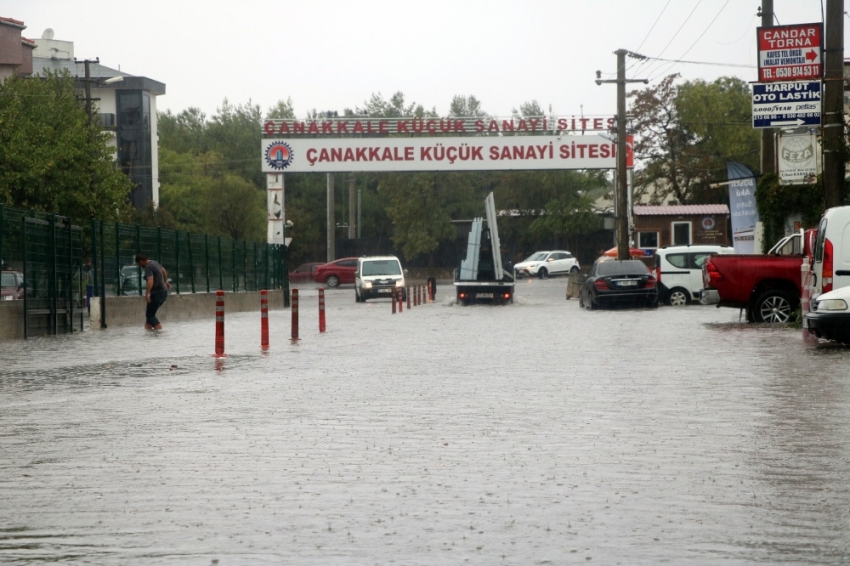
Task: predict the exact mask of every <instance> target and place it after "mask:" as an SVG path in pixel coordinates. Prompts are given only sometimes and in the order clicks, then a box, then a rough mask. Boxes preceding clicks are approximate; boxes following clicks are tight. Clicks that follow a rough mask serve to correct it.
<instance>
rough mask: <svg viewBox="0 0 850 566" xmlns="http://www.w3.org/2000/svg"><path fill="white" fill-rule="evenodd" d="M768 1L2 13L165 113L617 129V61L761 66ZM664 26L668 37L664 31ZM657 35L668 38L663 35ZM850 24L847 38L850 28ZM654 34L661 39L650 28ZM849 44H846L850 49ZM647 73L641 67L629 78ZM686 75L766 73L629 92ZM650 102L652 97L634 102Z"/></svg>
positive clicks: (157, 7) (312, 2)
mask: <svg viewBox="0 0 850 566" xmlns="http://www.w3.org/2000/svg"><path fill="white" fill-rule="evenodd" d="M758 5H759V1H758V0H728V1H727V0H550V1H545V0H486V1H483V0H481V1H478V0H475V1H473V0H448V1H446V0H427V1H419V0H300V1H295V0H241V1H239V2H233V1H225V0H205V1H201V0H145V1H144V2H125V1H118V2H116V1H114V0H112V1H104V0H3V2H2V3H0V10H1V11H0V16H3V17H11V18H15V19H17V20H23V21H24V23H25V25H26V26H27V29H26V30H25V31H24V36H25V37H29V38H38V37H41V34H42V32H43V31H44V29H45V28H52V29H53V30H54V32H55V39H60V40H67V41H73V42H74V49H75V54H76V56H77V58H79V59H83V58H94V57H100V60H101V63H103V64H104V65H107V66H110V67H115V68H117V67H118V66H119V65H120V67H121V70H122V71H125V72H128V73H131V74H134V75H142V76H146V77H150V78H152V79H155V80H158V81H161V82H164V83H165V84H166V89H167V94H166V95H165V96H161V97H159V98H158V102H157V103H158V108H159V109H160V110H164V109H171V110H173V111H180V110H183V109H185V108H187V107H190V106H197V107H200V108H201V109H202V110H204V111H205V112H206V113H207V114H208V115H209V114H212V113H214V112H215V109H216V107H218V106H219V105H220V104H221V102H222V100H223V99H224V98H225V97H227V98H228V99H229V100H230V101H231V102H233V103H242V102H247V101H248V100H249V99H250V100H251V101H253V102H254V103H256V104H260V106H261V107H262V108H263V110H264V111H265V110H266V109H268V107H269V106H271V105H273V104H274V103H275V102H276V101H277V100H280V99H286V98H289V97H291V98H292V102H293V104H294V106H295V111H296V114H297V115H298V116H304V114H305V113H306V112H308V111H309V110H311V109H317V110H338V111H340V112H341V111H342V110H343V109H344V108H346V107H349V108H353V107H355V106H357V105H362V104H363V102H364V100H366V99H367V98H369V96H370V95H371V94H372V93H381V94H382V95H383V96H384V97H385V98H389V97H390V95H392V93H394V92H396V91H401V92H403V93H404V94H405V97H406V99H407V101H408V102H413V101H415V102H417V103H421V104H423V105H425V106H426V107H427V108H431V107H436V109H437V111H438V112H439V113H440V114H445V113H447V111H448V107H449V103H450V101H451V99H452V96H454V95H456V94H462V95H469V94H472V95H475V96H476V97H477V98H479V99H480V100H481V101H482V103H483V107H484V110H485V111H487V112H488V113H490V114H496V115H499V116H504V115H509V114H510V112H511V109H512V108H516V107H518V106H519V105H520V104H521V103H522V102H524V101H528V100H537V101H538V102H539V103H540V104H541V106H542V107H543V108H544V109H546V108H548V106H549V105H550V104H551V105H552V109H553V111H554V112H555V113H556V114H559V115H570V114H578V113H579V112H581V111H582V105H583V111H584V114H585V115H600V114H601V115H611V114H613V113H614V112H615V111H616V98H615V90H616V87H615V86H614V85H603V86H597V85H596V84H595V83H594V78H595V71H596V70H597V69H599V70H601V71H602V72H603V78H611V76H612V75H613V73H614V72H615V71H616V56H615V55H614V54H613V51H615V50H616V49H618V48H624V49H629V50H632V51H637V52H639V53H642V54H644V55H648V56H653V57H663V58H669V59H686V60H693V61H706V62H716V63H724V64H735V65H752V66H754V65H755V64H756V47H755V37H756V27H757V26H758V25H760V19H759V18H756V10H757V8H758ZM774 8H775V12H776V15H777V18H778V20H779V22H780V23H781V24H791V23H806V22H817V21H821V4H820V1H819V0H775V1H774ZM656 20H657V23H655V22H656ZM654 24H655V25H654ZM848 24H850V21H848V20H847V19H845V28H850V25H848ZM653 25H654V27H653ZM845 41H846V40H845ZM632 63H636V62H635V61H634V60H630V61H629V65H631V64H632ZM671 72H679V73H681V74H682V77H683V78H684V79H688V80H691V79H705V80H708V81H711V80H714V79H715V78H717V77H719V76H723V75H734V76H738V77H741V78H742V79H744V80H747V81H753V80H755V78H756V71H755V69H747V68H740V67H721V66H710V65H689V64H675V65H672V66H671V65H670V64H668V63H659V62H650V63H647V64H640V63H638V64H635V65H634V66H631V67H630V68H629V70H628V75H629V78H649V79H656V82H657V79H658V78H660V77H662V76H664V75H666V74H669V73H671ZM635 88H639V87H635Z"/></svg>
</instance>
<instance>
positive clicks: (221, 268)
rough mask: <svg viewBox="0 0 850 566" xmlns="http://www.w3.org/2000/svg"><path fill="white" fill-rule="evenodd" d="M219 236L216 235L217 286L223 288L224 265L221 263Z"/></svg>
mask: <svg viewBox="0 0 850 566" xmlns="http://www.w3.org/2000/svg"><path fill="white" fill-rule="evenodd" d="M221 263H222V262H221V236H219V237H218V288H219V289H221V290H222V291H223V290H224V273H223V271H224V266H223V265H222V264H221Z"/></svg>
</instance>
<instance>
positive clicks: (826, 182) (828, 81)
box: [823, 0, 844, 208]
mask: <svg viewBox="0 0 850 566" xmlns="http://www.w3.org/2000/svg"><path fill="white" fill-rule="evenodd" d="M825 16H826V22H825V23H826V38H825V39H826V41H825V49H824V51H825V53H824V87H823V88H824V97H823V192H824V202H825V204H826V207H827V208H830V207H833V206H841V205H843V204H844V159H843V156H844V152H843V151H842V150H841V146H842V144H843V143H844V0H826V14H825Z"/></svg>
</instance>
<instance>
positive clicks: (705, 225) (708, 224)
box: [702, 216, 714, 230]
mask: <svg viewBox="0 0 850 566" xmlns="http://www.w3.org/2000/svg"><path fill="white" fill-rule="evenodd" d="M702 229H703V230H714V218H712V217H711V216H706V217H705V218H703V219H702Z"/></svg>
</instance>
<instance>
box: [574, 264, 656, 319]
mask: <svg viewBox="0 0 850 566" xmlns="http://www.w3.org/2000/svg"><path fill="white" fill-rule="evenodd" d="M629 304H631V305H635V306H646V307H650V308H653V307H657V306H658V285H657V283H656V280H655V276H653V275H652V273H650V271H649V268H648V267H647V266H646V264H645V263H643V262H642V261H640V260H637V259H626V260H622V261H621V260H614V261H601V262H598V263H595V264H594V265H593V267H592V268H591V270H590V273H588V274H587V280H586V281H585V282H584V285H582V287H581V291H580V293H579V305H580V306H582V307H585V308H588V309H591V310H592V309H597V308H600V307H603V306H614V305H629Z"/></svg>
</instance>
